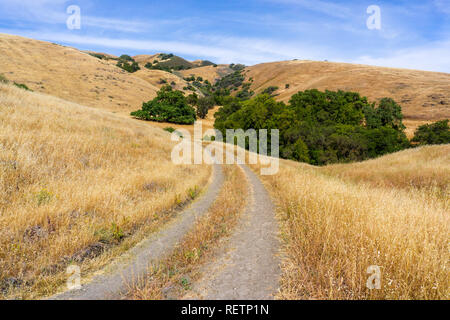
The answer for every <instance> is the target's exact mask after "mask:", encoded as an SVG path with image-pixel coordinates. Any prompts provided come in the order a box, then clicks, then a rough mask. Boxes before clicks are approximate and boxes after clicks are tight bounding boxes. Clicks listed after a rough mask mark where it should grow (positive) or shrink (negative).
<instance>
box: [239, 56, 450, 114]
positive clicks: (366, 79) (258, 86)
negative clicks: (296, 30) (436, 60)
mask: <svg viewBox="0 0 450 320" xmlns="http://www.w3.org/2000/svg"><path fill="white" fill-rule="evenodd" d="M246 71H247V73H246V74H245V75H246V79H247V80H249V79H250V78H253V79H254V83H253V85H252V90H255V91H256V92H257V93H259V92H261V91H262V90H264V89H266V88H267V87H269V86H278V87H279V88H280V89H279V90H278V91H277V93H278V94H279V96H278V97H277V98H278V99H279V100H282V101H288V100H289V99H290V97H291V96H292V95H293V94H295V93H297V92H298V91H303V90H307V89H319V90H325V89H328V90H339V89H340V90H345V91H356V92H359V93H360V94H361V95H363V96H367V97H368V98H369V99H370V100H372V101H376V100H377V99H380V98H383V97H391V98H393V99H395V100H396V101H397V102H398V103H399V104H400V105H401V106H402V107H403V113H404V115H405V117H406V119H409V120H442V119H446V118H450V74H448V73H438V72H426V71H417V70H407V69H393V68H382V67H373V66H365V65H356V64H347V63H332V62H315V61H282V62H272V63H263V64H258V65H255V66H252V67H248V68H246ZM286 84H289V85H290V87H289V89H285V86H286ZM441 101H442V102H443V103H444V104H441Z"/></svg>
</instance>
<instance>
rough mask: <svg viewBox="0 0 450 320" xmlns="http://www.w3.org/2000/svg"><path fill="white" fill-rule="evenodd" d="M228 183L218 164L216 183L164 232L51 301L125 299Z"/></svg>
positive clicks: (181, 237) (213, 176)
mask: <svg viewBox="0 0 450 320" xmlns="http://www.w3.org/2000/svg"><path fill="white" fill-rule="evenodd" d="M224 180H225V179H224V175H223V171H222V167H221V166H220V165H214V166H213V173H212V182H211V184H210V186H209V187H208V189H207V191H206V193H205V194H204V195H203V196H202V197H201V198H200V199H199V200H197V201H196V202H194V203H193V204H192V205H191V206H190V207H188V208H187V209H186V210H184V211H183V212H182V213H180V214H179V215H178V217H177V218H175V219H174V220H173V221H171V222H169V223H168V224H167V225H166V226H164V229H163V230H161V231H160V232H157V233H155V234H154V235H152V236H151V237H150V238H149V239H146V240H144V241H142V242H141V243H139V244H138V245H137V246H135V247H133V248H132V249H130V250H129V251H128V252H127V253H125V254H124V255H123V256H121V257H120V258H119V259H118V260H117V261H116V262H114V263H113V264H111V265H110V266H108V267H107V268H105V270H104V271H103V272H102V274H101V275H98V276H95V277H94V278H93V280H92V281H90V282H89V283H87V284H85V285H83V286H82V288H81V289H79V290H71V291H67V292H64V293H62V294H58V295H55V296H53V297H51V298H50V300H107V299H120V298H122V297H123V295H124V294H125V293H126V291H127V289H129V288H130V286H131V285H132V284H133V283H135V281H136V279H140V278H141V277H142V276H144V275H145V274H146V273H147V271H148V267H149V266H150V265H151V264H152V263H153V262H156V261H158V260H160V259H162V258H163V257H165V256H166V255H167V254H169V253H170V252H171V251H172V250H173V248H175V246H176V244H177V243H179V242H180V241H181V240H182V239H183V237H184V236H185V235H186V233H187V232H188V231H189V230H190V228H191V227H192V226H193V225H194V224H195V221H196V220H197V219H199V218H201V217H202V216H203V215H205V214H206V213H207V212H208V210H209V208H210V207H211V205H212V204H213V202H214V201H215V200H216V198H217V196H218V195H219V192H220V190H221V189H222V186H223V184H224Z"/></svg>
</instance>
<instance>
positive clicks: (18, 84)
mask: <svg viewBox="0 0 450 320" xmlns="http://www.w3.org/2000/svg"><path fill="white" fill-rule="evenodd" d="M14 85H15V86H16V87H17V88H20V89H23V90H26V91H33V90H31V89H30V88H28V87H27V86H26V85H25V84H23V83H17V82H14Z"/></svg>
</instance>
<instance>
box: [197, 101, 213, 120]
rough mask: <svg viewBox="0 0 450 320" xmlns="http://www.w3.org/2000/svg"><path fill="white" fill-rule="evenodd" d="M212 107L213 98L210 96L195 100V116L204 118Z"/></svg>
mask: <svg viewBox="0 0 450 320" xmlns="http://www.w3.org/2000/svg"><path fill="white" fill-rule="evenodd" d="M213 107H214V99H213V98H212V97H202V98H199V99H198V101H197V116H198V117H199V118H201V119H205V118H206V116H207V115H208V112H209V109H211V108H213Z"/></svg>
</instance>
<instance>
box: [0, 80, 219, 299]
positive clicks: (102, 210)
mask: <svg viewBox="0 0 450 320" xmlns="http://www.w3.org/2000/svg"><path fill="white" fill-rule="evenodd" d="M0 124H1V125H0V295H3V297H14V298H32V297H37V296H41V295H48V294H51V293H54V290H55V289H56V288H57V287H58V286H60V285H63V284H64V283H65V281H66V274H65V268H66V266H67V265H68V264H70V263H76V264H78V265H80V266H81V268H82V272H83V274H84V275H85V274H88V273H89V272H90V271H95V270H98V269H99V268H100V267H102V266H104V265H105V264H106V263H108V262H109V261H111V259H112V258H113V257H115V256H117V255H118V254H120V253H121V252H123V251H124V250H126V249H127V248H129V247H130V246H131V245H133V244H135V243H137V242H138V241H139V240H140V239H142V237H144V235H146V234H147V235H148V233H149V232H152V231H155V230H157V229H158V228H160V227H161V226H163V225H164V223H165V222H167V221H168V220H169V219H170V218H171V217H172V216H173V211H172V209H173V208H176V207H178V206H180V205H181V204H183V203H185V202H186V201H188V200H191V199H192V198H195V197H196V196H197V195H198V193H199V192H200V191H201V189H202V186H205V185H206V184H207V183H208V180H209V177H210V174H211V168H210V167H209V166H175V165H173V164H172V162H171V158H170V154H171V151H172V147H173V145H174V143H173V142H171V141H170V135H169V134H168V133H167V132H164V131H163V130H161V129H156V128H152V127H150V126H148V125H147V124H146V123H144V122H139V121H135V120H131V119H125V118H123V117H118V116H116V115H113V114H111V113H109V112H105V111H102V110H96V109H92V108H88V107H84V106H80V105H77V104H74V103H70V102H67V101H64V100H61V99H59V98H54V97H51V96H47V95H44V94H39V93H30V92H27V91H24V90H21V89H18V88H16V87H13V86H8V85H4V84H0Z"/></svg>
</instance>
